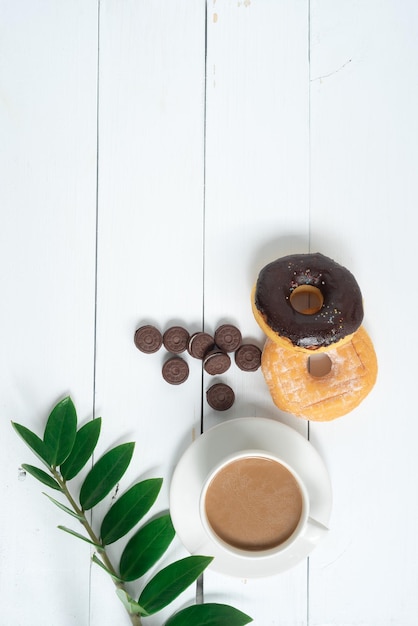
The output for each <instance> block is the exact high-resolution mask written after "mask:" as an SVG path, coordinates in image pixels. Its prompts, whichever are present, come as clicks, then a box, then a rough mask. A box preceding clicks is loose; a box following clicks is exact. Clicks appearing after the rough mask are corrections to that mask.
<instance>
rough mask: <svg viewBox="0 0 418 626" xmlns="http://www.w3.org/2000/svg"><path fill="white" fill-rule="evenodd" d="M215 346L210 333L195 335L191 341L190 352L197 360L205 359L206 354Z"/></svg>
mask: <svg viewBox="0 0 418 626" xmlns="http://www.w3.org/2000/svg"><path fill="white" fill-rule="evenodd" d="M214 345H215V342H214V340H213V337H212V336H211V335H209V334H208V333H204V332H199V333H194V334H193V335H192V336H191V337H190V339H189V345H188V347H187V349H188V352H189V354H190V355H191V356H193V357H194V358H195V359H203V357H204V356H205V354H206V353H207V352H208V351H209V350H211V349H212V348H213V347H214Z"/></svg>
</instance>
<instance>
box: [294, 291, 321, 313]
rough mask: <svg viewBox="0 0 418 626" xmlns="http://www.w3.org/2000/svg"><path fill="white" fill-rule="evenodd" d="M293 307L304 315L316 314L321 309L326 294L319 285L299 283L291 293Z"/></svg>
mask: <svg viewBox="0 0 418 626" xmlns="http://www.w3.org/2000/svg"><path fill="white" fill-rule="evenodd" d="M290 304H291V306H292V308H293V309H294V310H295V311H297V312H298V313H303V315H314V314H315V313H318V311H320V310H321V308H322V305H323V304H324V296H323V295H322V293H321V290H320V289H318V287H314V286H313V285H299V287H296V289H294V290H293V291H292V293H291V294H290Z"/></svg>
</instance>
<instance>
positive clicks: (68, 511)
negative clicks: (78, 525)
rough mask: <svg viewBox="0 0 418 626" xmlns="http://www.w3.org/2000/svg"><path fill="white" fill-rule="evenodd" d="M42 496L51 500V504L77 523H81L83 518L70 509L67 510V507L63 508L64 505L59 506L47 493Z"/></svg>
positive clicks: (59, 503)
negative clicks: (70, 516) (76, 520)
mask: <svg viewBox="0 0 418 626" xmlns="http://www.w3.org/2000/svg"><path fill="white" fill-rule="evenodd" d="M44 496H46V497H47V498H49V499H50V500H51V502H53V503H54V504H55V505H56V506H57V507H58V508H59V509H62V510H63V511H65V512H66V513H68V514H69V515H72V516H73V517H75V518H76V519H78V520H79V521H82V520H83V519H84V517H83V516H82V515H78V514H77V513H75V512H74V511H72V510H71V509H69V508H68V506H65V505H64V504H61V502H58V500H55V498H51V496H49V495H48V494H47V493H44Z"/></svg>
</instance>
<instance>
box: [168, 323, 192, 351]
mask: <svg viewBox="0 0 418 626" xmlns="http://www.w3.org/2000/svg"><path fill="white" fill-rule="evenodd" d="M188 343H189V333H188V331H187V330H186V329H185V328H183V327H182V326H171V328H168V329H167V330H166V331H165V333H164V335H163V344H164V347H165V348H166V350H168V351H169V352H174V353H175V354H179V353H180V352H184V351H185V349H186V348H187V344H188Z"/></svg>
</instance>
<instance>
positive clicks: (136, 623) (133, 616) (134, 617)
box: [51, 468, 142, 626]
mask: <svg viewBox="0 0 418 626" xmlns="http://www.w3.org/2000/svg"><path fill="white" fill-rule="evenodd" d="M51 472H52V475H53V476H54V478H55V480H56V481H57V482H58V483H59V485H60V487H61V491H62V493H63V494H64V495H65V497H66V498H67V500H68V502H69V503H70V505H71V507H72V509H73V511H74V513H76V514H77V515H78V516H80V518H81V519H80V523H81V524H82V525H83V526H84V528H85V530H86V532H87V534H88V536H89V537H90V539H91V540H92V541H93V543H95V544H98V545H102V543H101V541H100V539H99V537H97V535H96V533H95V532H94V530H93V529H92V527H91V526H90V524H89V522H88V520H87V518H86V515H85V513H84V511H83V509H81V508H80V507H79V506H78V504H77V502H76V501H75V500H74V498H73V497H72V495H71V493H70V491H69V490H68V487H67V483H66V482H65V480H64V479H63V478H62V476H61V474H60V472H58V471H57V470H56V469H55V468H51ZM98 552H99V555H100V558H101V560H102V562H103V564H104V565H105V566H106V568H107V569H108V570H109V572H110V573H111V575H112V576H111V578H112V580H113V583H114V585H115V587H116V588H117V589H122V591H124V592H125V593H126V594H128V592H127V590H126V587H125V584H124V583H123V582H122V581H121V580H120V579H119V576H118V574H117V572H116V570H115V568H114V567H113V564H112V562H111V560H110V559H109V556H108V554H107V552H106V548H105V547H104V546H102V547H101V548H100V549H98ZM126 610H127V612H128V615H129V617H130V620H131V624H132V626H141V625H142V622H141V616H140V615H139V614H138V613H131V612H130V611H129V610H128V609H126Z"/></svg>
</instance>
